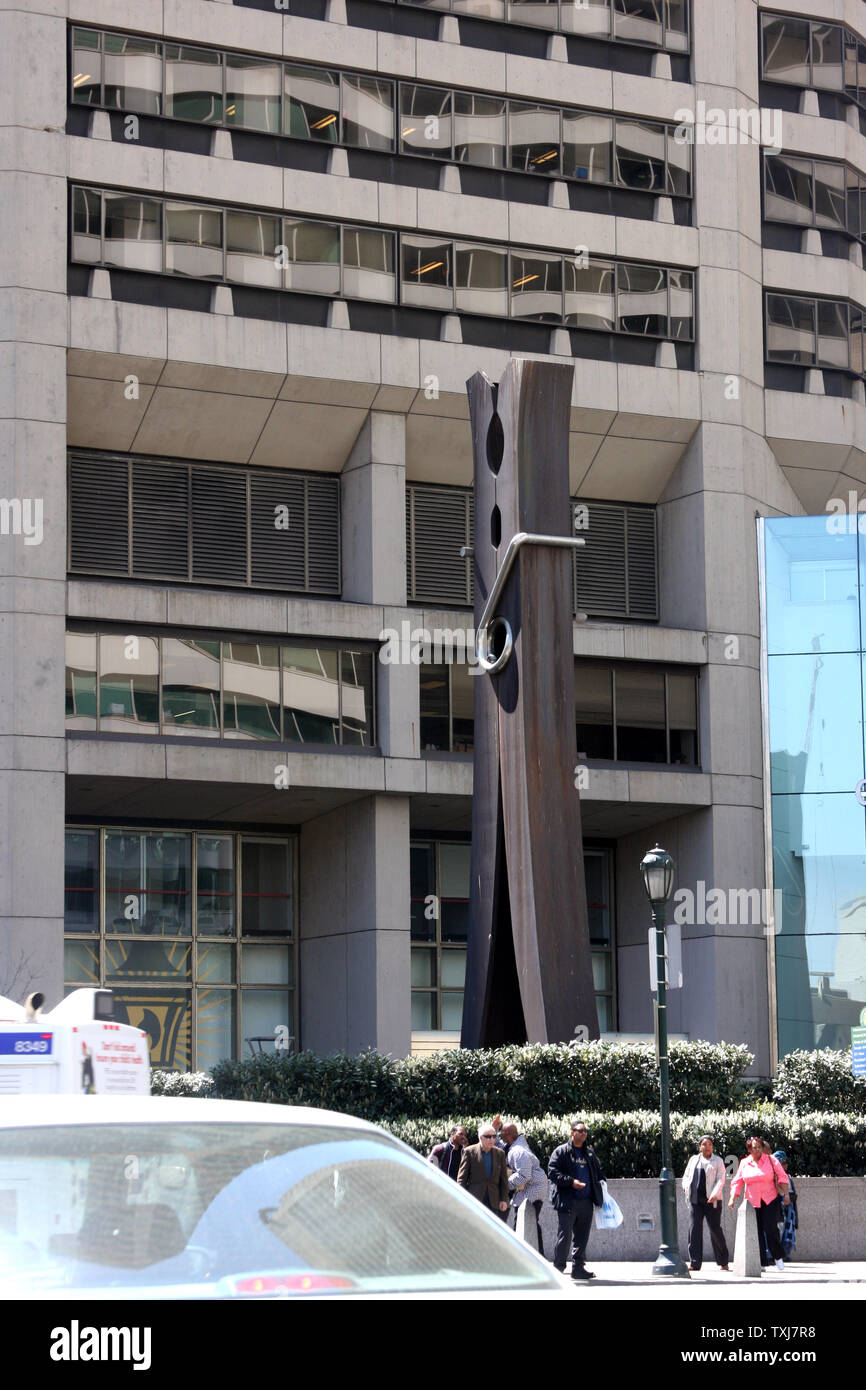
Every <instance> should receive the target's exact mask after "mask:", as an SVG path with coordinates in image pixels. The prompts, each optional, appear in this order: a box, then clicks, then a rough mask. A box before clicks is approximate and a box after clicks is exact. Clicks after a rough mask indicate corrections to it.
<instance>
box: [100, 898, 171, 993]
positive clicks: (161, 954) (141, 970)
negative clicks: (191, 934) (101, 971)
mask: <svg viewBox="0 0 866 1390" xmlns="http://www.w3.org/2000/svg"><path fill="white" fill-rule="evenodd" d="M151 910H152V911H155V909H151ZM156 925H157V926H158V925H159V922H157V924H156ZM159 935H160V936H164V935H166V933H165V932H159ZM191 978H192V949H191V947H190V945H189V943H188V942H186V941H183V942H181V941H141V940H136V941H106V943H105V982H106V984H107V985H109V986H110V987H111V986H113V985H114V983H115V982H116V981H118V982H119V981H124V982H125V981H127V980H159V981H160V982H164V981H166V980H190V979H191Z"/></svg>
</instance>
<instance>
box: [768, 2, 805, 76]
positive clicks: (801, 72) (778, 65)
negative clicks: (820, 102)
mask: <svg viewBox="0 0 866 1390" xmlns="http://www.w3.org/2000/svg"><path fill="white" fill-rule="evenodd" d="M761 37H762V40H763V71H764V77H769V78H772V79H773V80H774V81H776V82H790V83H791V84H792V85H794V86H798V87H808V86H809V83H810V68H809V52H810V40H809V21H808V20H806V19H792V18H790V17H788V16H785V17H781V18H779V17H776V16H774V15H767V14H763V15H761Z"/></svg>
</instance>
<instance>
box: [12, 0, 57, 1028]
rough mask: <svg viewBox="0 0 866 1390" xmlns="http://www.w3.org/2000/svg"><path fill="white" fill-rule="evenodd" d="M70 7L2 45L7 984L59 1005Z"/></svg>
mask: <svg viewBox="0 0 866 1390" xmlns="http://www.w3.org/2000/svg"><path fill="white" fill-rule="evenodd" d="M39 11H45V12H44V13H40V12H39ZM65 14H66V7H65V6H60V5H59V4H57V3H55V0H34V4H33V6H32V7H31V8H30V9H28V10H24V9H23V8H22V9H20V10H15V9H7V10H6V11H5V12H4V21H3V26H4V40H5V41H4V43H3V45H2V51H0V199H2V204H3V207H4V209H5V220H6V226H5V229H4V231H5V234H4V238H3V256H2V263H0V363H2V370H0V460H2V461H0V498H2V503H0V525H2V533H0V994H8V995H11V996H12V997H13V998H15V999H18V1000H22V999H23V998H24V997H25V995H26V994H27V993H28V992H30V991H31V990H34V989H37V988H38V989H40V990H41V991H42V992H43V993H44V994H45V996H46V1001H47V1004H48V1006H51V1005H53V1004H55V1003H58V1002H59V1000H60V999H61V998H62V995H63V825H64V768H65V739H64V735H65V728H64V715H63V687H64V645H65V642H64V631H65V592H66V583H65V581H66V341H67V337H66V334H67V329H66V321H67V315H66V262H67V254H66V153H65V149H64V139H65V137H64V135H63V130H64V127H65V122H66V81H67V79H66V20H65ZM28 54H29V55H30V61H28V62H22V55H28Z"/></svg>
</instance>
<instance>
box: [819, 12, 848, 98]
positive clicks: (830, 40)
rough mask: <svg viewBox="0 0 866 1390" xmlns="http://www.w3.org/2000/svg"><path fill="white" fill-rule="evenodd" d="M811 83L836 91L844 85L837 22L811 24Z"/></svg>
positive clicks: (840, 39)
mask: <svg viewBox="0 0 866 1390" xmlns="http://www.w3.org/2000/svg"><path fill="white" fill-rule="evenodd" d="M812 85H813V87H832V88H833V90H834V91H837V92H838V91H841V90H842V88H843V86H844V70H843V67H842V30H841V29H840V28H839V26H838V25H837V24H813V25H812Z"/></svg>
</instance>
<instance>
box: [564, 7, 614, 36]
mask: <svg viewBox="0 0 866 1390" xmlns="http://www.w3.org/2000/svg"><path fill="white" fill-rule="evenodd" d="M610 26H611V8H610V0H581V2H580V3H577V0H562V4H561V5H560V7H559V27H560V28H561V29H564V30H565V32H566V33H568V34H582V35H583V37H584V38H586V39H609V38H610Z"/></svg>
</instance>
